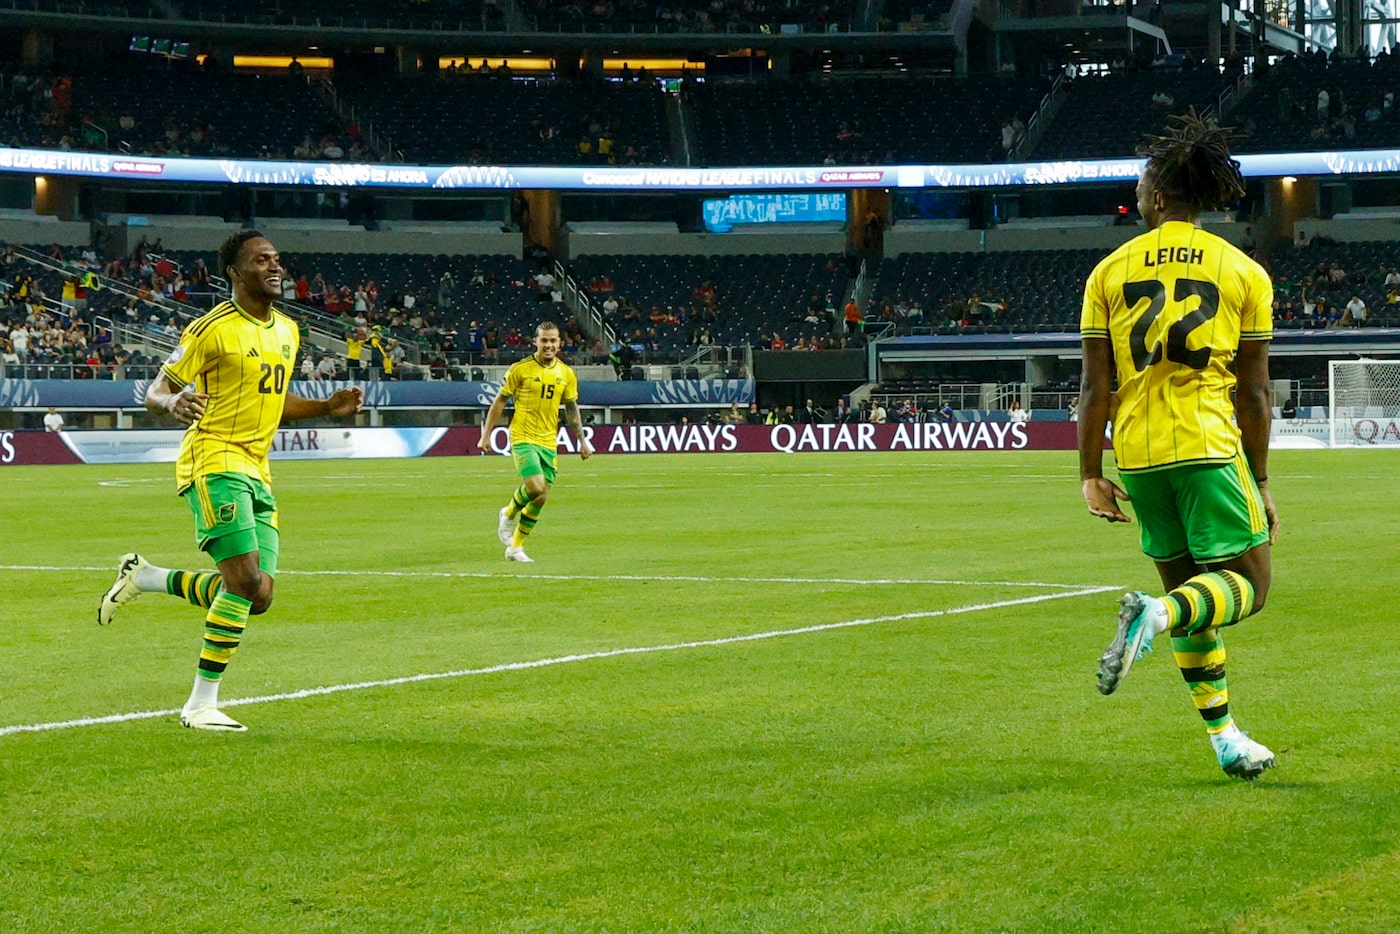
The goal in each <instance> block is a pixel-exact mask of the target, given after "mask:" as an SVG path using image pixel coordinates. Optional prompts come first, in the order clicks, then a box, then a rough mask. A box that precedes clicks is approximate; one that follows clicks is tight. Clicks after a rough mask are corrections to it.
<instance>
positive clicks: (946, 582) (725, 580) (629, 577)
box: [0, 564, 1094, 590]
mask: <svg viewBox="0 0 1400 934" xmlns="http://www.w3.org/2000/svg"><path fill="white" fill-rule="evenodd" d="M0 571H105V572H111V571H112V568H111V567H90V566H75V567H62V566H59V565H53V564H0ZM277 573H278V575H279V576H280V575H283V574H287V575H294V576H298V577H436V578H445V579H452V578H461V579H468V580H502V581H504V580H511V579H519V580H531V581H533V580H540V581H629V582H634V583H635V582H641V583H646V582H648V581H657V582H659V583H664V584H672V583H680V584H842V585H846V584H849V585H851V586H858V587H868V586H875V585H882V586H883V585H891V584H925V585H933V586H949V587H1034V588H1037V589H1045V588H1051V589H1056V590H1080V589H1083V588H1085V587H1093V586H1094V585H1093V584H1057V583H1052V582H1050V581H970V580H954V579H951V578H949V579H936V578H935V579H927V580H922V579H918V578H888V577H887V578H864V577H706V576H704V575H696V574H534V573H531V574H510V573H508V572H505V571H501V572H495V573H493V572H489V571H340V570H324V571H293V570H288V569H286V568H283V569H280V570H279V571H278V572H277Z"/></svg>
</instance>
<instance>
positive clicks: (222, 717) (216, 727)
mask: <svg viewBox="0 0 1400 934" xmlns="http://www.w3.org/2000/svg"><path fill="white" fill-rule="evenodd" d="M180 725H181V726H184V727H189V728H190V729H192V730H209V731H211V732H217V733H246V732H247V731H248V728H247V727H246V726H244V725H243V724H241V723H239V722H238V721H237V720H235V719H233V718H232V717H230V716H228V715H227V714H225V713H223V712H221V711H220V710H219V708H217V707H214V706H213V705H210V706H207V707H200V708H198V709H196V710H182V711H181V712H180Z"/></svg>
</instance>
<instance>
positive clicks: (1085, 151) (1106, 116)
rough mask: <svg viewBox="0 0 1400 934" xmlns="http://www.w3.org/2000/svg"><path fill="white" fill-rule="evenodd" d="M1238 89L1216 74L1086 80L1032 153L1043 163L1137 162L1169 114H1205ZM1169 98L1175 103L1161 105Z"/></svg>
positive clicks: (1162, 71)
mask: <svg viewBox="0 0 1400 934" xmlns="http://www.w3.org/2000/svg"><path fill="white" fill-rule="evenodd" d="M1231 83H1232V81H1231V79H1228V78H1225V77H1222V76H1221V75H1220V74H1218V73H1217V72H1216V71H1214V70H1210V69H1201V70H1193V71H1180V70H1178V69H1170V68H1156V69H1152V70H1150V71H1144V72H1126V73H1122V74H1111V75H1108V76H1105V77H1093V76H1082V77H1080V78H1077V79H1076V80H1075V81H1074V83H1073V85H1072V86H1071V87H1070V88H1069V90H1068V91H1067V92H1066V96H1065V100H1064V103H1063V104H1062V105H1061V107H1060V110H1059V112H1058V113H1057V114H1056V115H1055V118H1054V119H1053V120H1052V121H1051V122H1050V124H1049V126H1048V128H1047V129H1046V131H1045V135H1044V136H1042V137H1041V139H1040V142H1039V143H1038V144H1037V145H1036V146H1035V148H1034V150H1033V151H1032V152H1031V153H1030V156H1031V158H1034V159H1037V160H1053V159H1087V158H1108V157H1115V156H1131V155H1133V152H1134V149H1135V148H1136V146H1137V144H1138V142H1139V141H1140V140H1141V139H1142V137H1143V136H1144V135H1145V134H1148V133H1160V132H1161V131H1162V128H1163V126H1164V124H1165V123H1166V118H1167V116H1168V115H1169V114H1179V113H1185V112H1186V111H1187V109H1188V108H1190V107H1195V108H1196V110H1197V111H1198V112H1202V113H1204V112H1205V110H1206V108H1208V107H1213V106H1215V104H1216V101H1217V99H1218V98H1219V96H1220V94H1221V92H1222V91H1224V90H1225V88H1226V87H1228V86H1229V85H1230V84H1231ZM1153 94H1165V95H1167V96H1169V97H1170V98H1171V102H1170V103H1155V102H1154V101H1153V100H1152V96H1153Z"/></svg>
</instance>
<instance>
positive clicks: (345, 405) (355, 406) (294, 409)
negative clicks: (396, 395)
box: [282, 386, 365, 422]
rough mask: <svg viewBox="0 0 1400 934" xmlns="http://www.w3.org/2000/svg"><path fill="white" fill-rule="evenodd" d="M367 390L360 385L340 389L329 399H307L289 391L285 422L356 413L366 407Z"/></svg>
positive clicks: (283, 417)
mask: <svg viewBox="0 0 1400 934" xmlns="http://www.w3.org/2000/svg"><path fill="white" fill-rule="evenodd" d="M364 404H365V391H364V390H363V389H361V388H360V387H359V386H351V387H350V388H349V389H339V390H336V391H335V392H334V393H332V394H331V396H330V398H329V399H307V398H305V397H304V396H298V395H296V394H295V393H290V392H289V393H287V402H286V405H285V406H284V407H283V409H282V421H283V422H297V421H301V420H302V419H304V418H326V417H328V416H334V417H336V418H340V417H343V416H346V415H354V414H355V413H356V412H358V411H360V409H362V408H364Z"/></svg>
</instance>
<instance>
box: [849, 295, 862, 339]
mask: <svg viewBox="0 0 1400 934" xmlns="http://www.w3.org/2000/svg"><path fill="white" fill-rule="evenodd" d="M844 318H845V321H846V333H847V334H859V333H860V331H861V329H862V328H863V327H864V319H863V318H862V317H861V313H860V306H859V305H857V304H856V299H855V296H854V295H852V296H851V300H850V301H848V302H846V310H845V312H844Z"/></svg>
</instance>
